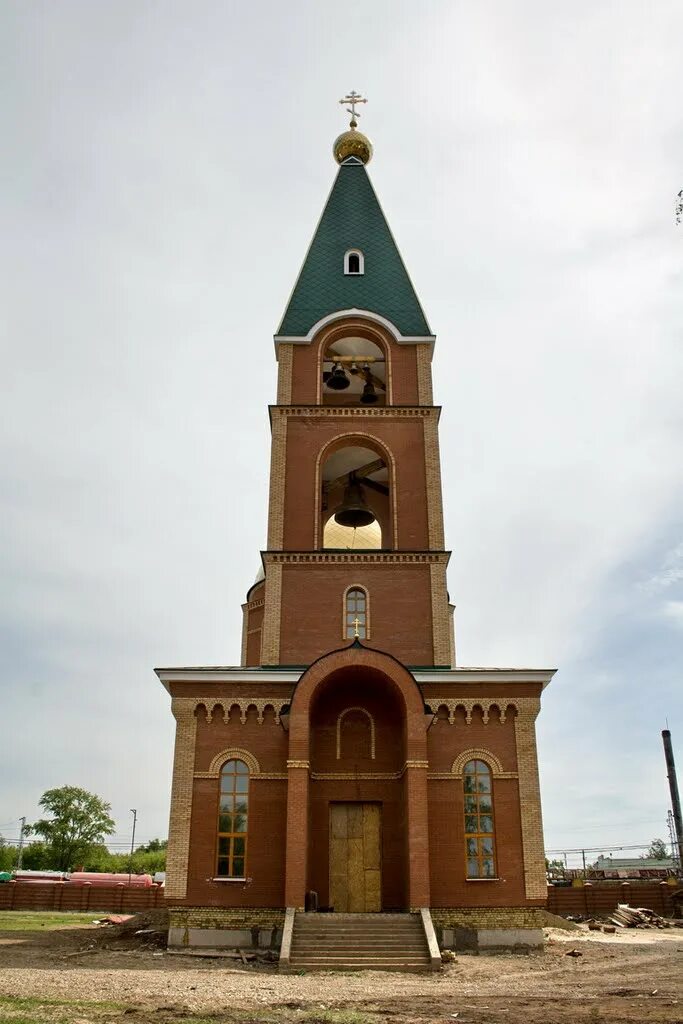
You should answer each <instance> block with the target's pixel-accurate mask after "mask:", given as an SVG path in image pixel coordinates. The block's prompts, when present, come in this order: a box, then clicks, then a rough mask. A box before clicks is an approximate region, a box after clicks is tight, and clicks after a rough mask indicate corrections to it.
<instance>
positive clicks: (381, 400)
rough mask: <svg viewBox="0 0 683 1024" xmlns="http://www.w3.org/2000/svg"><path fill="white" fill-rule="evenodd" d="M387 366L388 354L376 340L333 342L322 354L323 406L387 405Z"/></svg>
mask: <svg viewBox="0 0 683 1024" xmlns="http://www.w3.org/2000/svg"><path fill="white" fill-rule="evenodd" d="M386 365H387V363H386V355H385V353H384V352H383V350H382V349H381V348H380V347H379V345H377V344H376V343H375V342H374V341H369V340H368V339H367V338H358V337H347V338H338V339H337V340H336V341H333V342H332V343H331V344H330V345H328V346H327V348H326V349H325V353H324V355H323V390H322V400H323V405H358V404H360V405H375V406H382V405H386V404H387V372H386Z"/></svg>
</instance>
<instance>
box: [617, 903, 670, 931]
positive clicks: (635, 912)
mask: <svg viewBox="0 0 683 1024" xmlns="http://www.w3.org/2000/svg"><path fill="white" fill-rule="evenodd" d="M610 921H611V922H612V924H616V925H617V927H619V928H668V927H669V922H668V921H665V920H664V918H663V917H660V916H659V914H655V912H654V910H648V908H647V907H629V905H628V903H619V904H618V905H617V909H616V910H615V911H614V913H613V914H612V916H611V917H610Z"/></svg>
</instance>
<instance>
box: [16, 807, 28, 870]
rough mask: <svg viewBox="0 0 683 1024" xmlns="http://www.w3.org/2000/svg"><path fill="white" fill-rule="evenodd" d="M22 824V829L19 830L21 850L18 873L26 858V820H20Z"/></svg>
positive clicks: (18, 859)
mask: <svg viewBox="0 0 683 1024" xmlns="http://www.w3.org/2000/svg"><path fill="white" fill-rule="evenodd" d="M19 821H20V822H21V828H20V829H19V849H18V851H17V871H21V864H22V861H23V858H24V829H25V828H26V818H25V817H24V818H19Z"/></svg>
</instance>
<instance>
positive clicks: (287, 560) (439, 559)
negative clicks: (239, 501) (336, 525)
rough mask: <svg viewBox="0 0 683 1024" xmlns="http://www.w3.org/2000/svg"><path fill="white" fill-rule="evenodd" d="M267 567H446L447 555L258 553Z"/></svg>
mask: <svg viewBox="0 0 683 1024" xmlns="http://www.w3.org/2000/svg"><path fill="white" fill-rule="evenodd" d="M261 554H262V556H263V560H264V562H266V563H267V564H270V565H286V564H289V565H297V564H302V563H306V564H310V565H316V564H318V565H330V564H334V563H337V564H356V565H357V564H359V563H363V564H366V565H367V564H370V565H372V564H375V565H447V564H448V560H449V558H450V557H451V553H450V551H262V552H261Z"/></svg>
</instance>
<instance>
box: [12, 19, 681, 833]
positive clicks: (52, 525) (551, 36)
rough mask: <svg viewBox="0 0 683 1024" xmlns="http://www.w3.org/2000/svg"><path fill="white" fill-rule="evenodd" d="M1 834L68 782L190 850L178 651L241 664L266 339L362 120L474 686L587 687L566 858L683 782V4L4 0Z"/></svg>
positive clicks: (548, 802)
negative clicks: (133, 812) (427, 360)
mask: <svg viewBox="0 0 683 1024" xmlns="http://www.w3.org/2000/svg"><path fill="white" fill-rule="evenodd" d="M0 22H1V23H0V67H1V68H2V71H1V72H0V75H1V76H2V81H3V87H2V89H1V90H0V116H1V118H2V140H3V143H4V145H3V159H2V171H1V172H0V173H1V175H2V188H1V195H0V204H1V205H0V215H1V218H2V224H3V227H2V232H1V239H2V241H1V245H2V267H1V268H0V269H1V273H0V278H1V285H0V287H1V288H2V292H3V294H2V296H0V318H1V319H0V324H1V329H2V377H3V385H4V386H3V414H4V415H3V417H2V419H3V426H2V434H1V437H0V453H1V459H2V479H1V484H0V486H1V487H2V551H1V556H0V557H1V562H0V601H1V602H2V623H1V629H2V634H1V657H2V678H1V682H0V685H1V687H2V691H1V693H0V750H1V757H0V766H1V769H2V786H1V787H0V832H1V833H3V834H4V835H5V836H6V837H8V838H12V837H16V835H17V833H18V824H17V819H18V818H19V817H20V815H23V814H25V815H27V816H28V818H29V820H31V819H33V818H35V817H36V816H37V813H38V808H37V802H38V800H39V798H40V795H41V793H42V792H43V791H44V790H45V789H47V788H49V787H52V786H59V785H64V784H67V783H69V784H73V785H82V786H84V787H85V788H87V789H91V790H93V791H95V792H97V793H99V794H100V795H101V796H103V797H105V798H106V799H107V800H109V801H111V803H112V807H113V812H114V815H115V817H116V819H117V824H118V834H117V837H116V841H118V842H121V843H125V842H126V837H127V836H129V835H130V814H129V808H131V807H136V808H137V809H138V814H139V831H138V836H139V837H140V838H141V839H142V840H146V839H148V838H151V837H153V836H165V835H166V830H167V820H168V803H169V790H170V770H171V759H172V745H173V719H172V717H171V714H170V709H169V699H168V696H167V694H166V693H165V691H164V690H163V689H162V687H161V685H160V684H159V682H158V681H157V679H156V677H155V676H154V674H153V671H152V669H153V667H154V666H155V665H173V664H180V665H187V664H208V665H211V664H236V663H237V662H238V661H239V654H240V628H241V613H240V604H241V602H242V600H243V599H244V594H245V591H246V589H247V588H248V586H249V585H250V584H251V582H252V581H253V578H254V575H255V573H256V571H257V568H258V565H259V550H260V549H261V548H262V547H263V546H264V544H265V532H266V530H265V527H266V502H267V478H268V461H269V429H268V416H267V411H266V405H267V403H268V402H272V401H274V397H275V377H276V373H275V371H276V364H275V360H274V353H273V343H272V335H273V333H274V331H275V329H276V328H277V325H278V322H279V320H280V317H281V315H282V312H283V309H284V305H285V302H286V300H287V297H288V295H289V292H290V290H291V287H292V285H293V283H294V279H295V276H296V274H297V272H298V269H299V267H300V264H301V260H302V258H303V256H304V253H305V250H306V247H307V245H308V242H309V240H310V237H311V233H312V231H313V229H314V226H315V224H316V221H317V218H318V216H319V214H320V211H321V208H322V205H323V203H324V201H325V198H326V195H327V192H328V190H329V188H330V185H331V182H332V179H333V176H334V173H335V165H334V163H333V160H332V156H331V144H332V141H333V139H334V137H335V136H336V135H337V134H338V133H339V132H340V131H342V130H343V129H344V127H345V116H344V114H343V111H342V110H341V108H340V107H339V105H338V104H337V100H338V99H339V97H340V96H342V95H343V94H344V93H345V92H347V91H348V90H349V89H352V88H355V89H357V90H359V91H362V92H363V93H364V95H366V96H368V97H369V99H370V102H369V103H368V104H367V107H365V108H364V109H363V117H362V128H363V130H365V131H366V132H367V133H368V134H369V135H370V136H371V138H372V140H373V142H374V145H375V157H374V160H373V162H372V164H371V165H370V174H371V177H372V179H373V182H374V184H375V187H376V189H377V191H378V194H379V197H380V199H381V202H382V204H383V206H384V209H385V212H386V214H387V217H388V219H389V222H390V224H391V227H392V229H393V231H394V233H395V236H396V238H397V241H398V243H399V246H400V247H401V250H402V253H403V256H404V258H405V260H406V263H407V266H408V269H409V271H410V273H411V275H412V278H413V281H414V283H415V286H416V288H417V291H418V294H419V295H420V298H421V300H422V302H423V305H424V307H425V310H426V312H427V316H428V318H429V320H430V323H431V326H432V329H433V330H434V331H435V333H436V334H437V347H436V354H435V361H434V373H435V392H436V401H437V402H439V403H442V404H443V406H444V411H443V416H442V420H441V447H442V457H443V469H444V472H443V478H444V501H445V510H446V530H447V544H448V546H449V547H450V548H452V549H453V559H452V562H451V568H450V573H449V588H450V593H451V597H452V599H453V600H454V601H455V602H456V603H457V634H458V660H459V663H460V664H461V665H467V664H474V665H497V664H502V665H522V666H527V665H531V666H539V667H546V666H556V667H557V668H558V669H559V671H558V674H557V676H556V677H555V679H554V681H553V683H552V684H551V686H550V687H549V688H548V690H547V691H546V694H545V701H544V708H543V711H542V714H541V717H540V719H539V723H538V730H539V750H540V761H541V780H542V788H543V800H544V821H545V832H546V843H547V846H548V848H550V849H557V848H573V847H580V846H589V847H594V846H600V845H605V846H606V845H608V844H617V843H622V842H623V843H624V844H632V843H640V842H646V841H649V840H650V839H651V838H652V837H653V836H662V837H664V838H668V837H667V834H666V813H667V809H668V806H669V797H668V789H667V781H666V773H665V767H664V760H663V755H662V745H661V738H660V730H661V729H662V728H663V727H664V726H665V720H666V718H667V716H668V721H669V726H670V728H671V729H672V732H673V737H674V742H675V744H676V745H677V750H678V761H679V771H680V772H681V773H683V714H682V709H681V686H682V682H683V657H682V653H681V652H682V647H683V522H682V517H681V508H682V499H683V463H682V459H681V451H682V445H683V400H682V399H681V394H682V373H683V356H682V354H681V353H682V349H681V335H682V329H681V328H682V324H683V287H682V284H683V279H682V270H681V252H682V246H683V225H682V226H680V227H678V228H677V227H676V225H675V220H674V213H673V209H674V199H675V195H676V193H677V192H678V190H679V189H680V188H683V132H682V130H681V129H682V121H683V115H682V113H681V103H680V98H681V95H682V86H683V82H682V78H683V74H682V72H681V68H682V66H683V63H682V61H681V38H683V7H681V4H680V0H671V2H668V0H657V2H656V3H651V2H629V0H621V2H613V3H605V2H600V0H590V2H584V0H577V2H574V3H572V4H570V5H566V4H564V5H561V4H558V3H550V4H549V3H547V2H540V0H539V2H532V0H519V2H517V3H514V4H512V3H508V2H507V0H493V2H485V0H466V2H456V0H443V2H439V0H432V2H429V0H428V2H424V0H423V2H422V3H420V4H417V3H399V2H397V0H365V2H364V3H358V2H356V0H347V2H346V3H343V4H339V3H331V2H329V0H315V2H313V0H311V2H302V0H294V2H291V3H288V4H276V3H272V2H254V3H250V4H244V3H236V2H232V0H225V2H222V3H220V2H211V3H208V2H201V0H193V2H192V3H189V2H185V3H178V2H171V0H166V2H151V0H148V2H145V0H134V2H133V0H116V2H113V0H108V2H96V3H93V2H92V0H80V2H78V0H60V2H59V3H54V2H51V0H45V2H38V0H34V2H32V3H30V4H27V3H25V2H23V0H17V2H14V0H5V2H4V3H3V4H2V10H1V13H0Z"/></svg>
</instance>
